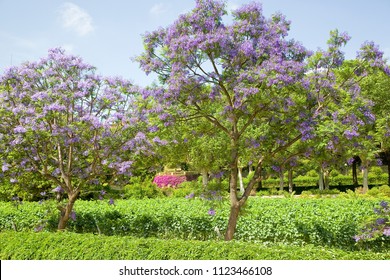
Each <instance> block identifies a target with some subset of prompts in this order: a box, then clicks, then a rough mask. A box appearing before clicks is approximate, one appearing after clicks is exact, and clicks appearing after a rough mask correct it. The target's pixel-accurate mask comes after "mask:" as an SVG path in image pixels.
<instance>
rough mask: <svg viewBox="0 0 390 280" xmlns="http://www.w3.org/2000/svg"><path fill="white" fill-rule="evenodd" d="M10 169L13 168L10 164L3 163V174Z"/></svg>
mask: <svg viewBox="0 0 390 280" xmlns="http://www.w3.org/2000/svg"><path fill="white" fill-rule="evenodd" d="M10 167H11V165H10V164H8V163H3V165H2V167H1V170H2V171H3V172H5V171H8V170H9V168H10Z"/></svg>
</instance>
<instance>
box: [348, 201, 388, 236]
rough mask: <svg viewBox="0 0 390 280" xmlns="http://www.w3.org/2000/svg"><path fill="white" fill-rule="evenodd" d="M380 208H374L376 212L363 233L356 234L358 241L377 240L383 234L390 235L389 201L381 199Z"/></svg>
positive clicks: (362, 230) (363, 229)
mask: <svg viewBox="0 0 390 280" xmlns="http://www.w3.org/2000/svg"><path fill="white" fill-rule="evenodd" d="M379 206H380V207H379V208H374V213H375V214H376V216H375V217H373V218H372V219H371V220H370V221H369V222H368V223H367V224H366V225H365V226H364V227H363V228H362V229H361V233H360V234H358V235H355V236H354V239H355V241H356V242H363V241H366V240H375V239H376V238H380V237H382V236H386V237H389V236H390V207H389V203H388V202H387V201H381V202H380V204H379Z"/></svg>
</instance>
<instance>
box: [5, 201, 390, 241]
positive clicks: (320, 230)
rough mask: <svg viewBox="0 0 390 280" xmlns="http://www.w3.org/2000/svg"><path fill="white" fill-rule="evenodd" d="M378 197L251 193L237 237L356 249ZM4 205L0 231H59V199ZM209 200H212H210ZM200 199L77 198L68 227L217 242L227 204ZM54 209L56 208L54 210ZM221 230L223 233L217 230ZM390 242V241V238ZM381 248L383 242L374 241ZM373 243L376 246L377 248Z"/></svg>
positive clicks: (238, 227) (122, 234)
mask: <svg viewBox="0 0 390 280" xmlns="http://www.w3.org/2000/svg"><path fill="white" fill-rule="evenodd" d="M378 202H379V200H378V199H361V198H357V199H346V198H343V199H341V198H338V199H269V198H260V197H251V199H250V200H249V201H248V203H247V205H246V207H245V208H244V209H243V211H242V214H241V216H240V219H239V221H238V225H237V231H236V234H235V239H237V240H242V241H258V242H269V243H278V242H283V243H285V244H295V245H302V244H314V245H320V246H334V247H339V248H353V247H354V246H355V241H354V239H353V236H354V235H356V234H357V233H358V232H359V228H360V225H361V223H362V222H363V221H364V220H365V219H367V218H368V217H370V216H371V215H372V213H373V208H374V207H375V206H376V205H377V204H378ZM45 203H46V204H43V205H39V204H38V203H31V202H25V203H23V204H22V205H19V206H18V208H15V206H13V205H12V204H11V203H0V231H5V230H12V229H14V230H16V231H33V230H34V229H37V230H38V229H39V230H40V229H42V230H43V231H51V232H53V231H56V225H57V220H58V211H57V210H56V209H55V203H54V202H45ZM208 203H210V202H208ZM213 207H214V208H215V211H216V215H214V216H211V215H209V214H208V210H209V209H210V205H209V204H207V203H206V202H205V201H203V200H200V199H178V198H175V199H174V198H170V199H150V200H118V201H116V202H115V205H109V204H108V203H107V202H102V201H77V202H76V204H75V208H74V209H75V212H76V220H75V221H72V220H70V221H69V225H68V231H71V232H76V233H93V234H104V235H117V236H133V237H148V238H150V237H154V238H165V239H167V238H175V239H177V238H180V239H186V240H193V239H196V240H217V239H221V237H222V236H221V235H222V234H223V232H224V231H225V229H226V223H227V220H228V215H229V213H228V211H229V207H228V203H227V202H226V203H225V202H222V203H221V204H220V205H217V204H216V205H214V206H213ZM50 209H54V210H50ZM218 231H219V232H220V235H219V234H218ZM389 244H390V242H389ZM371 245H372V246H373V247H382V243H379V244H374V243H373V244H371ZM373 247H372V248H373Z"/></svg>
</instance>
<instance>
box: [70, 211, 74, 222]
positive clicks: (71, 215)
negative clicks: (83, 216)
mask: <svg viewBox="0 0 390 280" xmlns="http://www.w3.org/2000/svg"><path fill="white" fill-rule="evenodd" d="M69 218H71V219H72V220H73V221H76V212H75V211H72V212H71V213H70V215H69Z"/></svg>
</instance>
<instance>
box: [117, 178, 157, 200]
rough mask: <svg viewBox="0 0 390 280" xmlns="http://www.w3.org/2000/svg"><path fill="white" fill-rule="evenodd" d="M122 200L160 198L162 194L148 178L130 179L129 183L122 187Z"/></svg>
mask: <svg viewBox="0 0 390 280" xmlns="http://www.w3.org/2000/svg"><path fill="white" fill-rule="evenodd" d="M123 190H124V198H135V199H142V198H156V197H162V196H163V193H162V191H161V189H160V188H158V187H157V185H156V184H154V183H152V180H151V179H150V178H146V179H144V180H143V179H141V177H132V178H131V179H130V183H129V184H128V185H126V186H125V187H124V189H123Z"/></svg>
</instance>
